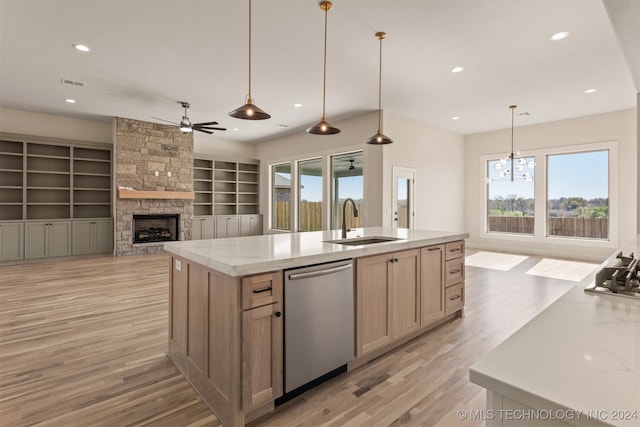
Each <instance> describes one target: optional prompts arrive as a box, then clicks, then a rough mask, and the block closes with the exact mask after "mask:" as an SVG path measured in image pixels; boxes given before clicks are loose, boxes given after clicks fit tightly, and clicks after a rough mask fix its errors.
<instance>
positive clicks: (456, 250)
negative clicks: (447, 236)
mask: <svg viewBox="0 0 640 427" xmlns="http://www.w3.org/2000/svg"><path fill="white" fill-rule="evenodd" d="M461 250H462V249H461V248H455V249H449V252H460V251H461Z"/></svg>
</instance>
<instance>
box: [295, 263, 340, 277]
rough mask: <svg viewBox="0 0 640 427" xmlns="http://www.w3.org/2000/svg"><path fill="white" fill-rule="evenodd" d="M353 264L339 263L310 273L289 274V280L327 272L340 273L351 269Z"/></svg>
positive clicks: (316, 275) (323, 274) (324, 274)
mask: <svg viewBox="0 0 640 427" xmlns="http://www.w3.org/2000/svg"><path fill="white" fill-rule="evenodd" d="M351 267H352V264H351V263H349V264H344V265H339V266H337V267H332V268H327V269H326V270H318V271H310V272H308V273H294V274H290V275H289V280H298V279H307V278H309V277H318V276H326V275H327V274H333V273H338V272H340V271H344V270H349V269H350V268H351Z"/></svg>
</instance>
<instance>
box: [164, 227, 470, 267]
mask: <svg viewBox="0 0 640 427" xmlns="http://www.w3.org/2000/svg"><path fill="white" fill-rule="evenodd" d="M369 236H382V237H394V238H398V239H400V240H395V241H391V242H384V243H377V244H372V245H358V246H348V245H341V244H335V243H327V242H326V241H327V240H338V239H340V238H341V232H340V231H339V230H331V231H312V232H301V233H282V234H268V235H263V236H250V237H234V238H226V239H211V240H188V241H180V242H168V243H165V244H164V248H165V250H166V251H167V252H170V253H172V254H174V255H178V256H181V257H184V258H186V259H189V260H191V261H194V262H197V263H199V264H201V265H204V266H206V267H209V268H212V269H214V270H217V271H219V272H221V273H224V274H226V275H229V276H232V277H238V276H246V275H251V274H259V273H263V272H266V271H273V270H281V269H287V268H292V267H300V266H303V265H309V264H318V263H324V262H330V261H339V260H342V259H348V258H355V257H361V256H366V255H376V254H382V253H387V252H393V251H398V250H403V249H413V248H419V247H423V246H429V245H436V244H440V243H445V242H450V241H453V240H462V239H465V238H466V237H469V235H468V234H467V233H460V232H447V231H431V230H408V229H398V230H393V229H391V228H381V227H365V228H358V229H354V230H352V231H350V232H349V233H348V234H347V237H348V238H357V237H369Z"/></svg>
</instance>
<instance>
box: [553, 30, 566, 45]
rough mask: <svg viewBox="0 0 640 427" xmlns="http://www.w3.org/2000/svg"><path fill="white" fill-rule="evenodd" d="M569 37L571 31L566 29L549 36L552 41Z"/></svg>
mask: <svg viewBox="0 0 640 427" xmlns="http://www.w3.org/2000/svg"><path fill="white" fill-rule="evenodd" d="M567 37H569V33H568V32H566V31H561V32H559V33H555V34H554V35H552V36H551V37H549V40H552V41H554V42H555V41H558V40H562V39H566V38H567Z"/></svg>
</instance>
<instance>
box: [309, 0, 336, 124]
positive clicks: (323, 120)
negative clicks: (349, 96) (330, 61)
mask: <svg viewBox="0 0 640 427" xmlns="http://www.w3.org/2000/svg"><path fill="white" fill-rule="evenodd" d="M331 6H333V5H332V4H331V2H330V1H321V2H320V9H322V10H324V69H323V78H322V118H321V119H320V121H319V122H318V123H316V124H315V125H313V126H311V127H310V128H309V129H307V132H308V133H312V134H314V135H334V134H336V133H340V129H338V128H337V127H334V126H332V125H331V124H329V122H328V121H327V115H326V113H325V101H326V95H327V14H328V12H329V9H331Z"/></svg>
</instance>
